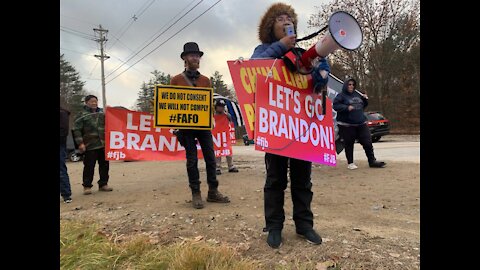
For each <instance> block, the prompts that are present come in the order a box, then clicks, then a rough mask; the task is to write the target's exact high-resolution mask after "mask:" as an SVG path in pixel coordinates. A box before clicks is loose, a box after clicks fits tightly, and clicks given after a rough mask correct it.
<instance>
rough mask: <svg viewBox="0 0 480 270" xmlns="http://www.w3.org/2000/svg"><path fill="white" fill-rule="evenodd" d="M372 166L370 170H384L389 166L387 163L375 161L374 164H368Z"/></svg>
mask: <svg viewBox="0 0 480 270" xmlns="http://www.w3.org/2000/svg"><path fill="white" fill-rule="evenodd" d="M368 165H369V166H370V168H383V167H385V165H387V163H385V162H383V161H376V160H375V161H374V162H371V163H369V164H368Z"/></svg>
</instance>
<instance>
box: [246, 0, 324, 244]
mask: <svg viewBox="0 0 480 270" xmlns="http://www.w3.org/2000/svg"><path fill="white" fill-rule="evenodd" d="M297 23H298V20H297V14H296V13H295V10H294V9H293V8H292V7H291V6H290V5H286V4H283V3H276V4H273V5H271V6H270V7H269V8H268V10H267V11H266V13H265V14H264V15H263V17H262V19H261V21H260V25H259V28H258V31H259V32H258V35H259V39H260V41H261V42H262V44H260V45H258V46H257V47H256V48H255V50H254V52H253V55H252V56H251V57H250V58H251V59H255V58H281V57H282V56H283V55H284V54H286V53H287V52H288V51H289V50H290V49H292V48H293V47H294V46H295V39H296V35H295V34H292V35H287V34H286V32H285V28H286V27H287V26H291V25H293V26H294V29H295V32H296V30H297ZM320 70H325V71H327V72H329V71H330V67H329V66H328V63H327V62H326V60H325V59H324V58H323V59H321V60H320V62H319V65H317V66H316V68H315V69H314V72H320ZM320 78H321V77H320ZM327 81H328V76H327V78H326V79H323V80H320V81H317V82H316V83H315V87H319V88H321V87H324V86H325V85H326V84H327ZM289 163H290V164H289ZM289 165H290V190H291V193H292V202H293V220H294V222H295V230H296V233H297V235H299V236H300V237H303V238H305V239H306V240H307V242H308V243H311V244H315V245H319V244H321V243H322V238H321V237H320V235H319V234H318V233H317V232H316V231H315V230H314V228H313V213H312V210H311V207H310V205H311V202H312V198H313V192H312V182H311V174H312V162H310V161H304V160H299V159H295V158H289V157H285V156H281V155H275V154H271V153H265V166H266V170H267V177H266V181H265V186H264V188H263V194H264V210H265V222H266V227H265V228H264V231H268V237H267V244H268V245H269V246H270V247H272V248H279V247H280V246H281V244H282V229H283V222H284V221H285V212H284V209H283V205H284V199H285V198H284V193H285V189H286V188H287V182H288V166H289Z"/></svg>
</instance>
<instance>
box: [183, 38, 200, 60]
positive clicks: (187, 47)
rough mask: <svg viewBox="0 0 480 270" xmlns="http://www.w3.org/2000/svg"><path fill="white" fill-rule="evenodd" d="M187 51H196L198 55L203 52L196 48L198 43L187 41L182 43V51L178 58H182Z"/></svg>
mask: <svg viewBox="0 0 480 270" xmlns="http://www.w3.org/2000/svg"><path fill="white" fill-rule="evenodd" d="M189 53H198V54H200V57H201V56H202V55H203V52H202V51H200V49H198V44H197V43H195V42H187V43H185V45H183V52H182V54H180V58H182V59H183V57H184V56H185V55H186V54H189Z"/></svg>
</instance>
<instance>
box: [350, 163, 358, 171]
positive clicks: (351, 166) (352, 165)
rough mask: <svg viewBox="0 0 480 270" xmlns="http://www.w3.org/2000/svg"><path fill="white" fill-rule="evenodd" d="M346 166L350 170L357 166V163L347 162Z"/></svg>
mask: <svg viewBox="0 0 480 270" xmlns="http://www.w3.org/2000/svg"><path fill="white" fill-rule="evenodd" d="M347 168H349V169H350V170H355V169H357V168H358V167H357V165H355V163H350V164H348V166H347Z"/></svg>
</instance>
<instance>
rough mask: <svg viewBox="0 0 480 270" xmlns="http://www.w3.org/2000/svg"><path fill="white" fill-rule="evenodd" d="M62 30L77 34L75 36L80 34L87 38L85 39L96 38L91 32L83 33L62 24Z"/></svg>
mask: <svg viewBox="0 0 480 270" xmlns="http://www.w3.org/2000/svg"><path fill="white" fill-rule="evenodd" d="M60 31H63V32H66V33H69V34H72V35H75V36H78V37H81V38H85V39H89V40H95V36H92V35H90V34H86V33H83V32H80V31H78V30H75V29H72V28H68V27H65V26H60Z"/></svg>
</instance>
